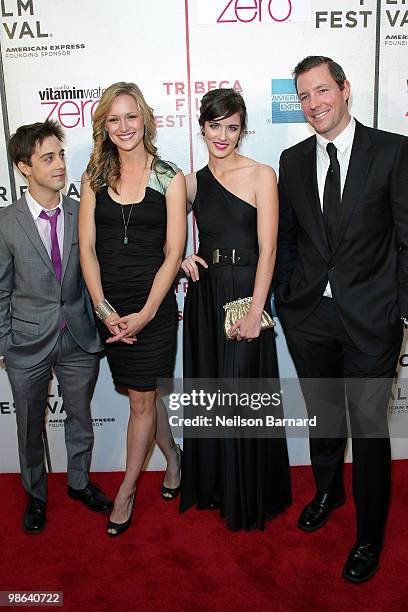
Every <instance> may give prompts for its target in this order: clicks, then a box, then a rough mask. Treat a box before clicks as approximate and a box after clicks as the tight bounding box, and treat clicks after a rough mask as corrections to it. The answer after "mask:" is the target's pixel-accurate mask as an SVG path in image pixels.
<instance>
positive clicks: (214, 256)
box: [212, 249, 220, 264]
mask: <svg viewBox="0 0 408 612" xmlns="http://www.w3.org/2000/svg"><path fill="white" fill-rule="evenodd" d="M212 261H213V264H217V263H220V249H215V251H213V252H212Z"/></svg>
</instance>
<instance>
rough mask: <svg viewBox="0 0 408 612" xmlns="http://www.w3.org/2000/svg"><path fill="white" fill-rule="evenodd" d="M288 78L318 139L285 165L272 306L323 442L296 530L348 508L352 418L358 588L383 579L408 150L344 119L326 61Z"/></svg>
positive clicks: (353, 556) (407, 272) (351, 564)
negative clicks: (379, 574)
mask: <svg viewBox="0 0 408 612" xmlns="http://www.w3.org/2000/svg"><path fill="white" fill-rule="evenodd" d="M293 74H294V78H295V83H296V87H297V92H298V95H299V99H300V102H301V104H302V109H303V112H304V115H305V117H306V119H307V121H308V122H309V123H310V125H311V126H312V127H313V128H314V129H315V131H316V135H315V136H312V137H311V138H308V139H307V140H305V141H303V142H301V143H299V144H297V145H295V146H293V147H291V148H290V149H287V150H286V151H284V152H283V153H282V156H281V160H280V175H279V197H280V227H279V240H278V258H277V264H276V284H275V301H276V308H277V311H278V315H279V318H280V320H281V322H282V325H283V328H284V331H285V336H286V339H287V343H288V347H289V350H290V352H291V355H292V358H293V360H294V363H295V366H296V369H297V372H298V375H299V377H300V379H301V384H302V389H303V394H304V396H305V401H306V406H307V409H308V412H309V416H312V414H314V413H315V412H316V411H317V413H318V417H317V418H318V419H320V421H321V429H320V431H322V430H323V429H324V430H325V433H324V434H321V437H312V436H310V456H311V463H312V467H313V474H314V478H315V482H316V489H317V492H316V496H315V497H314V499H313V500H312V501H311V502H310V503H309V504H307V505H306V507H305V508H304V510H303V511H302V513H301V515H300V518H299V521H298V526H299V527H300V528H301V529H303V530H304V531H314V530H315V529H318V528H320V527H322V526H323V525H324V524H325V523H326V521H327V520H328V518H329V515H330V513H331V511H332V510H334V509H335V508H337V507H339V506H341V505H342V504H343V503H344V499H345V493H344V485H343V462H344V451H345V447H346V441H347V435H346V433H345V427H343V425H345V422H346V421H345V412H346V406H347V407H348V411H349V417H350V424H351V433H352V437H353V494H354V502H355V507H356V517H357V538H356V542H355V544H354V546H353V548H352V550H351V553H350V555H349V557H348V559H347V562H346V565H345V567H344V571H343V576H344V577H345V578H346V579H347V580H350V581H352V582H363V581H364V580H367V579H368V578H370V577H371V576H373V575H374V573H375V572H376V571H377V569H378V567H379V556H380V552H381V547H382V541H383V535H384V528H385V523H386V517H387V510H388V504H389V496H390V481H391V478H390V472H391V451H390V441H389V435H388V427H387V405H388V398H389V392H390V385H391V382H392V378H393V376H394V374H395V369H396V366H397V361H398V356H399V351H400V347H401V342H402V336H403V325H404V324H405V323H406V320H404V318H405V317H407V316H408V250H407V249H408V139H407V138H406V137H404V136H401V135H397V134H391V133H388V132H383V131H380V130H375V129H372V128H368V127H365V126H363V125H361V124H360V123H359V122H358V121H356V120H355V119H354V118H352V117H351V116H350V114H349V110H348V101H349V97H350V83H349V82H348V81H347V80H346V77H345V74H344V72H343V70H342V68H341V67H340V66H339V65H338V64H336V63H335V62H333V60H331V59H330V58H327V57H321V56H312V57H307V58H305V59H304V60H302V61H301V62H300V63H299V64H298V65H297V66H296V68H295V70H294V73H293ZM401 319H402V320H401ZM310 379H314V381H311V380H310ZM316 379H319V382H318V383H317V381H316ZM310 383H311V384H310ZM331 428H332V429H331Z"/></svg>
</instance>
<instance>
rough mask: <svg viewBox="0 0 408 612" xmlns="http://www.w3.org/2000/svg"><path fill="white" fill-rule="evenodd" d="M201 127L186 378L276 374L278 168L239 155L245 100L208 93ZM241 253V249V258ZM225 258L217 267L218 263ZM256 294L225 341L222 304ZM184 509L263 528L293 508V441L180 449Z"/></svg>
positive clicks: (190, 186) (190, 187)
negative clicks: (270, 317)
mask: <svg viewBox="0 0 408 612" xmlns="http://www.w3.org/2000/svg"><path fill="white" fill-rule="evenodd" d="M199 124H200V127H201V132H202V135H203V138H204V141H205V143H206V145H207V148H208V153H209V161H208V165H207V166H206V167H205V168H203V169H202V170H200V171H199V172H197V173H196V174H191V175H189V176H188V177H187V193H188V201H189V202H190V203H192V209H193V211H194V214H195V219H196V222H197V225H198V231H199V243H200V244H199V250H198V254H197V255H192V256H190V257H188V258H187V259H186V260H184V262H183V264H182V267H183V269H184V271H185V272H186V274H187V275H188V276H189V277H190V279H191V280H190V282H189V287H188V292H187V297H186V303H185V309H184V355H183V361H184V378H209V379H214V378H224V379H225V378H227V379H231V378H247V379H258V378H268V379H269V378H278V366H277V357H276V347H275V337H274V331H273V329H269V330H265V331H262V333H261V313H262V310H263V309H264V308H265V309H266V310H267V311H268V312H269V313H270V314H271V308H270V297H271V296H270V286H271V281H272V274H273V268H274V263H275V249H276V237H277V227H278V195H277V185H276V176H275V172H274V171H273V170H272V168H271V167H269V166H266V165H263V164H259V163H256V162H255V161H253V160H251V159H249V158H247V157H243V156H242V155H240V154H239V153H238V151H237V147H238V144H239V140H240V137H241V135H242V133H243V131H244V130H245V128H246V108H245V104H244V101H243V99H242V96H241V95H240V94H239V93H237V92H235V91H234V90H232V89H218V90H214V91H210V92H208V93H207V94H206V95H205V96H204V97H203V99H202V103H201V108H200V118H199ZM234 249H235V252H234ZM217 260H218V263H217ZM249 296H253V301H252V306H251V308H250V311H249V314H248V315H247V316H246V317H244V318H242V319H241V320H240V321H239V322H238V323H237V325H235V326H234V327H233V328H231V331H235V330H236V331H237V332H239V333H238V335H237V337H236V339H235V340H227V339H226V338H225V337H224V331H223V322H224V309H223V305H224V304H225V303H226V302H230V301H233V300H236V299H239V298H243V297H249ZM183 453H184V454H183V483H182V496H181V505H180V509H181V511H182V512H183V511H185V510H187V509H188V508H190V507H191V506H193V505H196V506H197V508H198V509H206V508H211V509H213V508H218V507H219V508H220V513H221V516H222V517H224V518H225V519H226V522H227V525H228V527H229V528H230V529H233V530H238V529H241V528H242V529H251V528H258V529H260V530H262V529H264V526H265V520H266V519H268V518H271V517H273V516H274V515H276V514H278V513H279V512H281V511H282V510H283V509H284V508H285V506H286V505H288V504H290V503H291V492H290V477H289V462H288V454H287V448H286V440H285V439H282V438H275V439H266V438H258V439H254V438H251V439H248V438H241V439H238V438H233V439H191V438H190V439H189V438H188V437H186V436H185V439H184V449H183Z"/></svg>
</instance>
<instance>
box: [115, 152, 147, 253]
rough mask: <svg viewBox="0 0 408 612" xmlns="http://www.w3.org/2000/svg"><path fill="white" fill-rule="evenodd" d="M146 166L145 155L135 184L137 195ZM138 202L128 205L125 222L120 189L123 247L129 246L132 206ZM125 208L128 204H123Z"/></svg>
mask: <svg viewBox="0 0 408 612" xmlns="http://www.w3.org/2000/svg"><path fill="white" fill-rule="evenodd" d="M146 166H147V155H146V154H145V163H144V166H143V170H142V174H141V175H140V177H139V180H138V182H137V187H136V189H135V193H138V191H139V187H140V183H141V181H142V178H143V177H144V175H145V172H146ZM141 201H142V200H140V202H141ZM140 202H132V204H131V205H130V212H129V215H128V218H127V220H125V213H124V212H123V206H124V205H123V202H122V189H121V192H120V209H121V211H122V219H123V230H124V233H123V244H125V245H126V244H129V236H128V227H129V221H130V217H131V215H132V210H133V206H134V205H135V204H140ZM125 206H129V204H125Z"/></svg>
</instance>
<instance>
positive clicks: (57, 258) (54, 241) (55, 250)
mask: <svg viewBox="0 0 408 612" xmlns="http://www.w3.org/2000/svg"><path fill="white" fill-rule="evenodd" d="M60 212H61V209H60V208H57V209H56V211H55V213H54V214H53V215H48V214H47V213H46V212H45V210H42V211H41V212H40V217H41V219H47V221H49V222H50V224H51V227H50V231H51V261H52V265H53V266H54V270H55V276H56V277H57V279H58V282H59V283H60V282H61V273H62V265H61V251H60V248H59V244H58V238H57V221H58V215H59V214H60ZM64 329H65V319H62V321H61V323H60V331H61V333H62V332H63V331H64Z"/></svg>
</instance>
